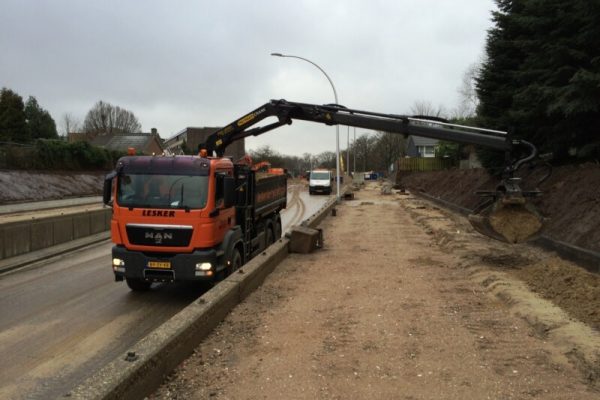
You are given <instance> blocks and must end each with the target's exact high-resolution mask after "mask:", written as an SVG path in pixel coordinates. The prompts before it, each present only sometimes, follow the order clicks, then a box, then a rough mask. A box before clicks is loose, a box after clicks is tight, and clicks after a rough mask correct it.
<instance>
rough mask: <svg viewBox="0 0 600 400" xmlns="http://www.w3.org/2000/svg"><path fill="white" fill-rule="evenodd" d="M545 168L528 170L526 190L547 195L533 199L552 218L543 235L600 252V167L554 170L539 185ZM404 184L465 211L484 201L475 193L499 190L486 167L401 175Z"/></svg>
mask: <svg viewBox="0 0 600 400" xmlns="http://www.w3.org/2000/svg"><path fill="white" fill-rule="evenodd" d="M545 172H546V170H541V169H537V170H532V171H524V173H523V175H522V177H523V187H524V188H529V189H531V188H535V187H537V188H538V189H540V190H541V191H542V192H543V195H542V196H541V197H540V198H539V199H536V200H535V201H534V203H535V204H536V206H537V207H538V209H539V211H540V212H541V213H542V215H543V216H544V217H546V218H548V219H547V222H546V224H545V225H546V227H545V229H544V234H546V235H547V236H549V237H551V238H553V239H556V240H560V241H563V242H567V243H571V244H574V245H576V246H580V247H583V248H586V249H590V250H594V251H597V252H600V229H599V227H600V190H599V189H598V188H599V187H600V164H598V163H586V164H581V165H566V166H560V167H557V168H554V170H553V172H552V175H551V176H550V178H549V179H548V180H546V181H545V182H543V183H542V184H540V185H539V186H538V185H537V182H538V180H539V179H540V178H541V176H543V175H544V173H545ZM400 182H401V183H402V184H404V185H405V186H406V187H408V188H409V189H410V190H413V191H423V192H426V193H428V194H430V195H432V196H435V197H439V198H442V199H444V200H446V201H449V202H451V203H454V204H458V205H461V206H463V207H465V208H469V209H473V208H475V206H476V205H477V203H478V202H479V199H480V198H479V196H477V195H476V194H475V191H476V190H479V189H481V190H491V189H494V188H495V186H496V184H497V180H495V179H493V178H491V177H490V176H489V175H488V174H487V173H486V172H485V170H483V169H471V170H459V169H455V170H449V171H435V172H421V173H412V174H402V173H401V175H400Z"/></svg>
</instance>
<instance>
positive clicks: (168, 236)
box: [125, 224, 193, 247]
mask: <svg viewBox="0 0 600 400" xmlns="http://www.w3.org/2000/svg"><path fill="white" fill-rule="evenodd" d="M125 229H126V230H127V237H128V238H129V243H131V244H137V245H142V246H159V247H186V246H188V245H189V244H190V240H191V238H192V232H193V229H192V227H191V226H189V225H150V224H127V226H126V227H125Z"/></svg>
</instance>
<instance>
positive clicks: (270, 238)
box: [265, 228, 275, 248]
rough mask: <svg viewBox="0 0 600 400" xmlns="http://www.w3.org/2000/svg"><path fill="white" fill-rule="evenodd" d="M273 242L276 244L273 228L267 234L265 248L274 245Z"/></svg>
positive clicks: (268, 229)
mask: <svg viewBox="0 0 600 400" xmlns="http://www.w3.org/2000/svg"><path fill="white" fill-rule="evenodd" d="M273 242H275V236H274V235H273V230H272V229H271V228H267V231H266V232H265V248H267V247H269V246H270V245H272V244H273Z"/></svg>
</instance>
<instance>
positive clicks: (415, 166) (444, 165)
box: [396, 157, 458, 172]
mask: <svg viewBox="0 0 600 400" xmlns="http://www.w3.org/2000/svg"><path fill="white" fill-rule="evenodd" d="M457 165H458V163H457V162H456V161H454V160H451V159H448V158H438V157H432V158H422V157H414V158H401V159H399V160H398V162H397V163H396V166H397V170H398V171H412V172H415V171H438V170H441V169H448V168H453V167H456V166H457Z"/></svg>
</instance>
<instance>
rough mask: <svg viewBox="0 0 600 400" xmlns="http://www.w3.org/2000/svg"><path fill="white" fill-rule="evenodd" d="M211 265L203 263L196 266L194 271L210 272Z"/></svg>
mask: <svg viewBox="0 0 600 400" xmlns="http://www.w3.org/2000/svg"><path fill="white" fill-rule="evenodd" d="M211 268H212V265H211V264H210V263H209V262H203V263H198V264H196V271H210V270H211Z"/></svg>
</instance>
